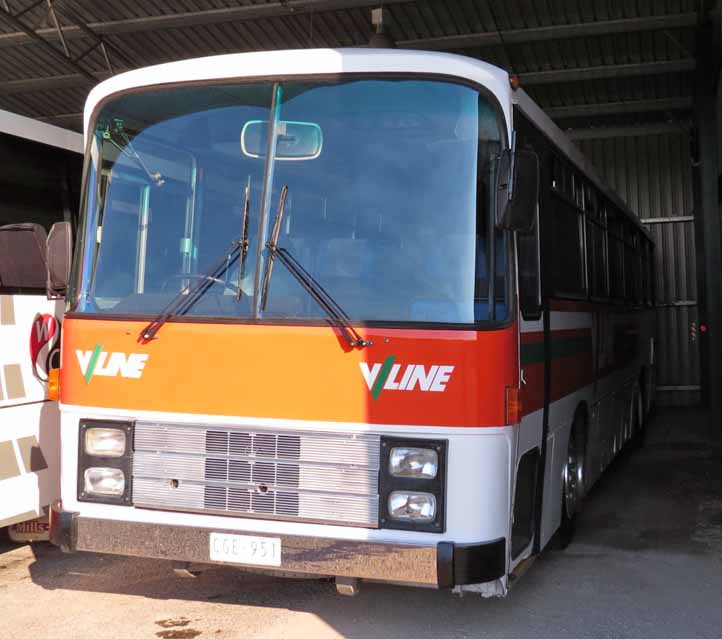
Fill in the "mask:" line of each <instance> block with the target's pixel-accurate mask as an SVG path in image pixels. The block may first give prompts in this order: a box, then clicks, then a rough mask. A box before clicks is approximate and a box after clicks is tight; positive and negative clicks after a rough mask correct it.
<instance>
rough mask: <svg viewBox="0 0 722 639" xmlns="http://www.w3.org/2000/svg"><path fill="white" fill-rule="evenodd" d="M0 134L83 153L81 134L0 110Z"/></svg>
mask: <svg viewBox="0 0 722 639" xmlns="http://www.w3.org/2000/svg"><path fill="white" fill-rule="evenodd" d="M0 133H6V134H8V135H14V136H15V137H18V138H23V139H24V140H32V141H33V142H40V143H41V144H48V145H50V146H55V147H58V148H59V149H65V150H66V151H74V152H75V153H82V152H83V136H82V135H80V133H75V132H74V131H68V130H67V129H61V128H60V127H59V126H53V125H52V124H47V123H45V122H40V121H39V120H34V119H33V118H28V117H25V116H24V115H18V114H17V113H11V112H10V111H3V110H2V109H0Z"/></svg>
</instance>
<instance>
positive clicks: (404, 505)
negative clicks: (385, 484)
mask: <svg viewBox="0 0 722 639" xmlns="http://www.w3.org/2000/svg"><path fill="white" fill-rule="evenodd" d="M388 509H389V516H390V517H392V518H394V519H397V520H399V521H410V522H412V521H418V522H429V521H433V520H434V519H435V518H436V497H434V496H433V495H432V494H431V493H410V492H404V491H400V490H397V491H394V492H392V493H391V494H390V495H389V504H388Z"/></svg>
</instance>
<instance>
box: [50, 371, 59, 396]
mask: <svg viewBox="0 0 722 639" xmlns="http://www.w3.org/2000/svg"><path fill="white" fill-rule="evenodd" d="M48 399H49V400H51V401H53V402H57V401H58V400H59V399H60V369H59V368H51V369H50V370H49V371H48Z"/></svg>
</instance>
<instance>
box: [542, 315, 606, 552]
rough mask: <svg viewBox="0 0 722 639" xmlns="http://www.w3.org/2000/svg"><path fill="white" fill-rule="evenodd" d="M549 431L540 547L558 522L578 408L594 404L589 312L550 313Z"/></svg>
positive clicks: (548, 538) (552, 532)
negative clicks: (570, 439)
mask: <svg viewBox="0 0 722 639" xmlns="http://www.w3.org/2000/svg"><path fill="white" fill-rule="evenodd" d="M550 329H551V332H550V351H551V352H550V367H551V371H550V403H549V409H548V410H549V433H548V435H547V454H546V464H545V469H544V500H543V510H542V526H541V539H540V547H542V548H543V547H544V546H545V545H546V544H547V543H548V542H549V540H550V539H551V537H552V535H553V534H554V533H555V532H556V530H557V528H558V527H559V523H560V521H561V501H562V475H563V471H564V465H565V463H566V451H567V444H568V441H569V434H570V432H571V427H572V423H573V421H574V417H575V414H576V411H577V408H578V407H580V406H582V407H586V408H587V410H588V409H589V408H590V407H591V405H592V404H593V403H594V363H593V362H594V353H593V341H594V340H593V335H592V333H593V331H592V313H591V312H588V311H578V310H577V311H574V310H572V311H556V310H552V311H551V312H550Z"/></svg>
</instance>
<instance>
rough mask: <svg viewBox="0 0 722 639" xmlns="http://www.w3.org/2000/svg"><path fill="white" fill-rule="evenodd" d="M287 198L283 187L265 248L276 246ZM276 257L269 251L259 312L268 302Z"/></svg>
mask: <svg viewBox="0 0 722 639" xmlns="http://www.w3.org/2000/svg"><path fill="white" fill-rule="evenodd" d="M287 197H288V185H287V184H286V185H284V187H283V188H282V189H281V197H280V199H279V200H278V211H277V212H276V221H275V222H274V223H273V230H272V231H271V239H270V241H269V242H268V243H266V246H267V247H269V248H270V246H269V244H270V245H271V246H278V236H279V235H280V233H281V223H282V222H283V212H284V211H285V209H286V198H287ZM275 257H276V253H275V251H273V250H271V252H270V253H269V254H268V258H267V259H266V268H265V270H264V272H263V286H262V287H261V310H262V311H265V310H266V302H267V301H268V286H269V284H270V283H271V275H272V274H273V260H274V258H275Z"/></svg>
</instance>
